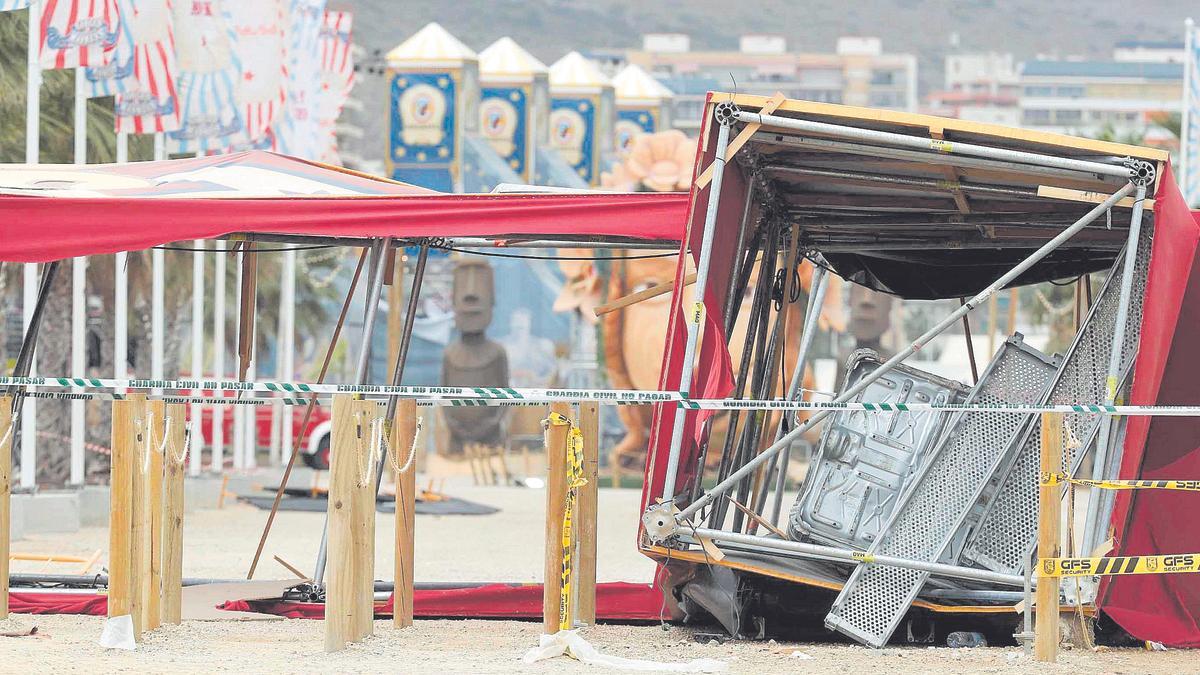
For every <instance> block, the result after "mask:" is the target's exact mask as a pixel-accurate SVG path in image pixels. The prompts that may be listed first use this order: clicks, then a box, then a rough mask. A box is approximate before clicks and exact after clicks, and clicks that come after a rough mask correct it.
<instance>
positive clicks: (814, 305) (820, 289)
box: [770, 265, 829, 525]
mask: <svg viewBox="0 0 1200 675" xmlns="http://www.w3.org/2000/svg"><path fill="white" fill-rule="evenodd" d="M828 274H829V273H828V272H827V271H825V267H823V266H821V265H818V266H817V269H816V270H814V271H813V281H812V285H811V286H810V287H809V291H810V292H809V295H808V311H807V312H805V316H804V326H803V329H802V330H803V332H802V333H801V335H800V350H799V351H798V352H797V353H796V368H795V370H794V371H793V372H792V382H791V384H790V385H789V386H788V393H787V397H788V400H789V401H794V400H796V394H798V393H799V392H800V387H801V385H803V383H804V365H805V362H806V361H808V350H809V349H811V348H812V342H813V338H814V337H815V336H816V334H817V323H818V321H819V320H820V316H821V306H822V305H823V304H824V302H825V293H826V291H827V290H828V289H829V283H828V281H829V278H828ZM784 414H785V415H786V414H787V413H784ZM781 438H783V420H780V422H779V428H778V429H777V430H776V431H775V442H776V443H778V442H779V439H781ZM789 457H790V453H786V452H785V453H783V460H782V461H781V462H780V464H781V466H780V468H779V476H778V478H777V479H776V481H775V501H774V503H773V504H772V505H771V518H770V522H771V523H774V524H775V525H778V524H779V512H780V511H781V510H782V509H783V488H784V486H785V485H787V466H788V458H789Z"/></svg>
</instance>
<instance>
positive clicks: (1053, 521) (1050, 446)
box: [1033, 413, 1063, 663]
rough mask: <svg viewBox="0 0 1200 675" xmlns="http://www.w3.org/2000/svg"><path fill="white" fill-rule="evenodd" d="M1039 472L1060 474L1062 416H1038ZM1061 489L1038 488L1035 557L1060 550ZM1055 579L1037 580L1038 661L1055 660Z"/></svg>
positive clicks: (1035, 644)
mask: <svg viewBox="0 0 1200 675" xmlns="http://www.w3.org/2000/svg"><path fill="white" fill-rule="evenodd" d="M1041 451H1042V452H1041V471H1042V474H1043V475H1045V474H1047V473H1058V472H1061V471H1062V458H1063V414H1062V413H1042V448H1041ZM1061 512H1062V486H1061V485H1042V486H1040V487H1039V488H1038V557H1039V558H1057V557H1059V555H1060V553H1061V551H1062V538H1061V537H1060V536H1059V527H1060V519H1061V517H1062V513H1061ZM1058 587H1059V579H1058V577H1042V576H1039V577H1038V583H1037V596H1036V597H1037V600H1036V604H1035V605H1034V609H1035V610H1036V611H1037V619H1036V621H1035V623H1034V639H1033V655H1034V658H1036V659H1037V660H1038V661H1046V662H1050V663H1053V662H1055V661H1057V660H1058V640H1059V628H1058V619H1059V617H1058V610H1059V607H1058V604H1059V603H1058Z"/></svg>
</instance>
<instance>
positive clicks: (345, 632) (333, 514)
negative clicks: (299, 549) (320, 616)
mask: <svg viewBox="0 0 1200 675" xmlns="http://www.w3.org/2000/svg"><path fill="white" fill-rule="evenodd" d="M382 414H383V406H382V404H381V402H380V401H368V400H362V399H355V398H354V397H353V395H351V394H339V395H336V396H334V398H333V445H332V447H331V448H330V464H331V466H330V467H329V500H328V501H329V503H328V507H327V516H328V528H329V530H328V531H329V539H328V542H329V546H328V551H329V558H328V560H329V564H328V567H327V568H326V575H327V576H328V584H327V585H326V591H325V651H327V652H333V651H338V650H341V649H344V648H345V647H346V644H347V643H350V642H358V641H360V640H362V639H363V638H365V637H367V636H369V635H371V633H372V632H373V630H374V613H375V607H374V594H375V588H374V576H375V574H374V569H375V450H376V448H374V447H373V442H374V439H373V436H372V433H371V432H372V425H373V424H375V420H377V419H378V418H379V417H380V416H381V415H382Z"/></svg>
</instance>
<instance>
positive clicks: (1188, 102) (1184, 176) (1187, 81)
mask: <svg viewBox="0 0 1200 675" xmlns="http://www.w3.org/2000/svg"><path fill="white" fill-rule="evenodd" d="M1183 26H1184V40H1183V43H1184V50H1183V54H1184V58H1183V114H1182V115H1181V119H1180V124H1179V184H1180V185H1182V186H1183V198H1184V200H1193V199H1196V198H1197V195H1193V194H1190V187H1191V184H1192V172H1193V171H1200V167H1196V166H1192V161H1191V156H1190V155H1191V153H1192V147H1191V142H1190V140H1189V137H1190V136H1191V135H1192V134H1191V129H1190V128H1189V127H1190V125H1191V124H1192V123H1193V122H1194V121H1195V120H1192V119H1191V109H1192V87H1193V86H1194V85H1193V84H1192V80H1193V79H1194V78H1195V77H1196V76H1197V73H1196V25H1195V23H1194V22H1193V21H1192V18H1191V17H1188V18H1187V20H1186V21H1184V22H1183ZM1188 206H1193V204H1192V203H1189V204H1188Z"/></svg>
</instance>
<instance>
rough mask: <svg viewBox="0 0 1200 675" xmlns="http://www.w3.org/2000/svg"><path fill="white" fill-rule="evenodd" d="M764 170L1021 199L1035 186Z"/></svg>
mask: <svg viewBox="0 0 1200 675" xmlns="http://www.w3.org/2000/svg"><path fill="white" fill-rule="evenodd" d="M767 170H768V171H774V172H778V173H791V174H796V175H799V176H816V177H823V178H832V179H835V180H838V179H840V180H852V181H860V182H864V183H880V184H882V185H885V186H888V187H895V188H910V187H912V188H923V189H925V188H933V189H935V190H941V191H944V192H946V193H947V195H949V193H953V192H965V193H968V194H980V195H996V196H1003V197H1019V198H1021V199H1038V198H1039V197H1038V193H1037V190H1030V189H1022V188H1005V187H992V186H990V185H974V184H972V183H961V182H960V183H952V182H951V181H945V180H941V181H937V180H931V179H928V178H909V177H907V176H886V175H878V174H871V173H862V172H860V171H839V170H837V169H809V168H803V167H798V166H781V165H774V166H768V167H767Z"/></svg>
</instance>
